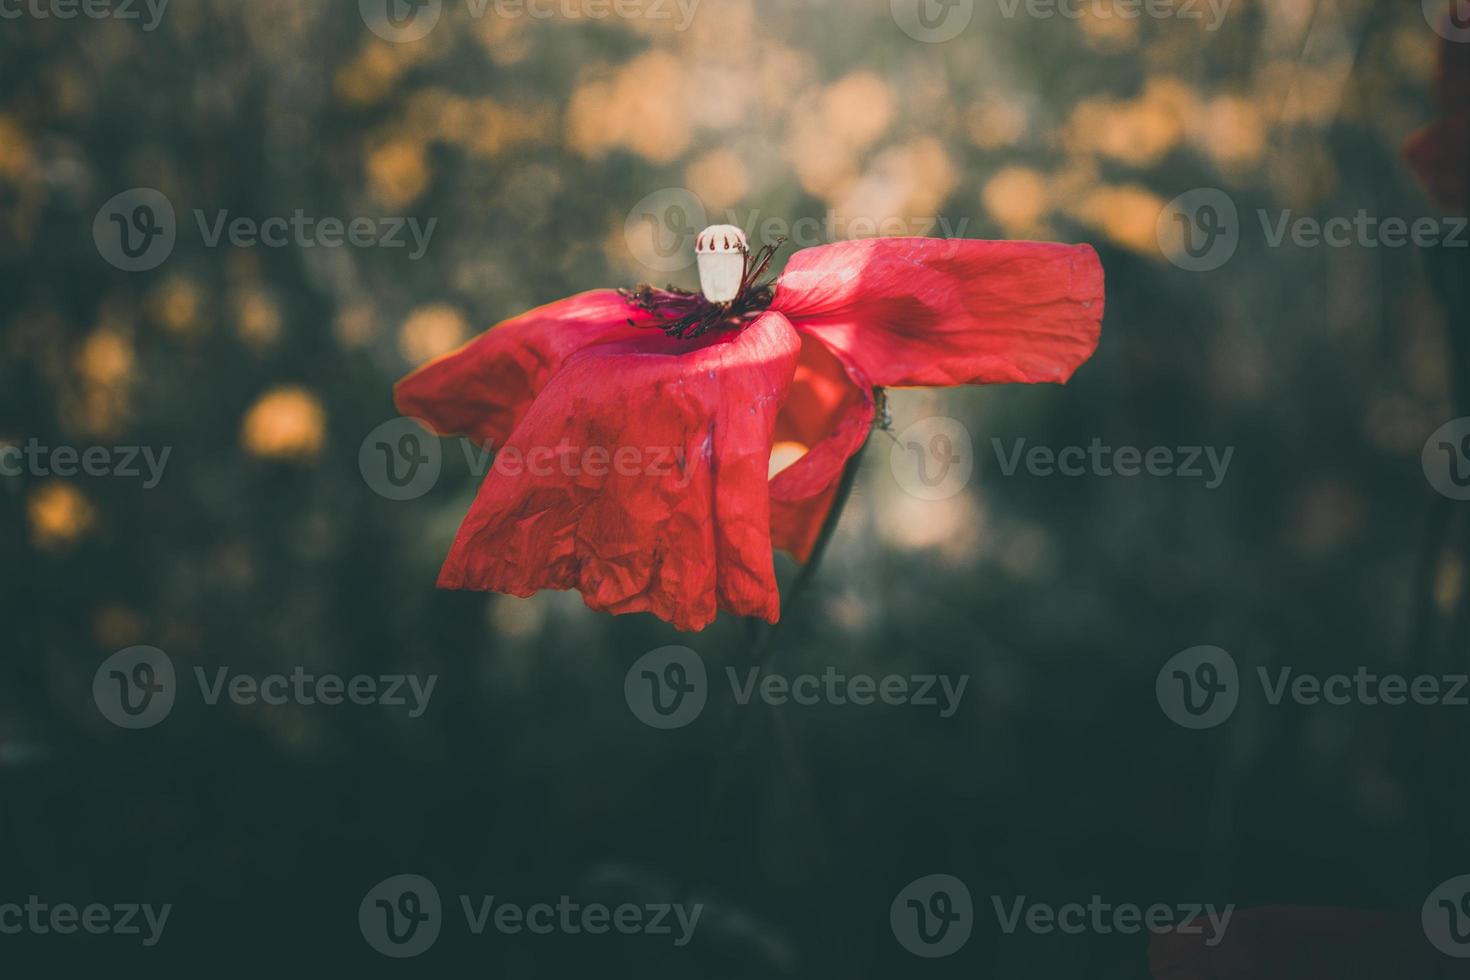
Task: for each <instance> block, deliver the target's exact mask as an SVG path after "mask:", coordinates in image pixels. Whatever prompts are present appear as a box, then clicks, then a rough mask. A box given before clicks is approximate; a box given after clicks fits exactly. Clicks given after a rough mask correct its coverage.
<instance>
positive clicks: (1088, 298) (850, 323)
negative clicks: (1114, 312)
mask: <svg viewBox="0 0 1470 980" xmlns="http://www.w3.org/2000/svg"><path fill="white" fill-rule="evenodd" d="M772 309H776V310H780V311H781V312H782V313H784V314H786V316H787V317H788V318H790V320H791V321H792V323H794V324H796V326H797V328H798V329H800V330H804V331H806V332H808V333H812V334H815V335H816V336H818V337H820V338H821V339H822V340H823V341H824V342H825V343H826V344H827V346H829V347H831V348H832V349H833V350H835V351H838V352H840V353H842V354H844V355H846V356H847V358H848V359H849V360H850V361H851V362H852V363H853V364H855V365H856V366H857V367H858V368H859V369H861V370H862V371H863V372H864V373H865V374H866V375H867V376H868V377H869V378H871V379H872V381H873V383H874V384H878V385H954V384H991V383H999V382H1009V381H1020V382H1036V381H1057V382H1061V381H1066V380H1067V378H1069V377H1070V376H1071V375H1072V372H1073V371H1075V370H1076V369H1077V367H1078V366H1079V365H1080V364H1082V362H1083V361H1086V360H1087V358H1088V357H1090V356H1091V355H1092V352H1093V350H1094V349H1096V347H1097V339H1098V334H1099V331H1100V327H1099V324H1100V322H1101V320H1102V314H1103V272H1102V265H1101V264H1100V263H1099V262H1098V259H1097V253H1096V252H1094V251H1093V250H1092V247H1091V246H1089V245H1055V244H1048V243H1041V242H982V241H971V240H966V239H939V238H870V239H865V240H863V241H854V242H843V243H841V244H837V245H827V246H823V247H821V248H809V249H805V250H803V251H800V252H797V253H796V254H795V255H793V256H792V257H791V261H790V262H789V263H788V264H787V266H786V271H785V272H784V273H783V274H782V275H781V278H780V281H779V283H778V285H777V289H776V299H775V302H774V303H773V304H772Z"/></svg>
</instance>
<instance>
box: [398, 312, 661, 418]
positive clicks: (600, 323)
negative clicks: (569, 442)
mask: <svg viewBox="0 0 1470 980" xmlns="http://www.w3.org/2000/svg"><path fill="white" fill-rule="evenodd" d="M630 317H631V318H633V319H635V320H639V321H642V320H644V319H646V315H645V314H643V313H641V312H639V311H635V310H633V309H631V308H630V307H629V306H628V304H627V303H626V302H624V300H623V298H622V297H621V296H619V295H618V293H617V291H616V290H612V289H600V290H595V291H593V292H587V293H581V294H579V295H577V296H573V297H571V298H569V299H564V300H561V301H560V302H556V303H549V304H547V305H546V306H542V307H538V308H537V309H534V310H531V311H530V312H529V313H523V314H521V315H520V316H518V317H515V318H514V319H511V320H506V321H505V322H504V323H502V324H500V325H498V326H496V327H492V328H491V329H489V330H487V331H485V332H484V333H482V334H481V335H480V336H478V337H476V338H475V339H474V340H472V341H470V342H469V343H468V344H465V345H464V346H463V347H461V348H460V349H459V350H457V351H454V352H453V353H450V354H445V355H444V356H443V357H441V358H439V359H437V360H434V361H430V362H429V363H428V364H425V365H424V366H423V367H421V368H419V369H418V370H417V371H414V372H413V373H412V374H410V375H409V376H408V377H406V378H404V379H403V380H401V381H399V382H398V385H397V386H396V387H395V388H394V390H393V399H394V402H395V403H396V404H397V405H398V411H399V412H401V413H402V414H404V415H409V416H413V417H414V418H418V419H422V420H424V421H425V422H427V423H429V425H430V426H432V427H433V428H434V430H435V431H436V432H438V433H439V434H440V435H461V434H462V435H466V436H468V437H469V438H471V439H472V440H474V441H475V442H477V443H480V444H481V445H486V444H490V443H495V444H499V443H501V442H504V441H505V440H506V439H507V438H508V437H509V436H510V433H511V431H512V430H513V429H514V428H515V426H516V423H517V422H518V421H520V418H521V416H522V415H524V414H525V412H526V409H527V408H529V407H530V405H531V400H532V399H533V398H535V397H536V393H537V392H539V391H540V390H541V388H542V386H543V385H545V384H546V382H547V380H548V379H549V378H550V377H551V376H552V375H553V374H554V373H556V370H557V368H559V367H560V366H561V364H562V362H563V361H564V360H566V358H567V357H568V356H570V355H572V354H574V353H576V352H577V351H579V350H581V349H582V348H584V347H586V346H588V345H589V344H596V343H600V342H603V341H608V340H616V339H620V338H623V337H632V336H638V335H641V334H642V333H643V331H642V330H641V329H636V328H634V327H630V326H628V320H629V318H630Z"/></svg>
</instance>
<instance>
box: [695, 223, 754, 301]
mask: <svg viewBox="0 0 1470 980" xmlns="http://www.w3.org/2000/svg"><path fill="white" fill-rule="evenodd" d="M748 248H749V246H748V245H747V244H746V241H745V232H743V231H741V230H740V229H739V228H737V227H735V226H734V225H711V226H710V227H708V228H706V229H705V230H704V231H702V232H700V233H699V237H698V238H696V239H695V240H694V254H695V257H696V258H697V259H698V260H699V288H700V289H702V290H703V291H704V298H705V299H707V300H709V301H710V302H711V303H728V302H730V301H731V300H732V299H734V298H735V296H736V294H738V293H739V292H740V280H741V279H742V278H743V277H744V275H745V253H746V251H747V250H748Z"/></svg>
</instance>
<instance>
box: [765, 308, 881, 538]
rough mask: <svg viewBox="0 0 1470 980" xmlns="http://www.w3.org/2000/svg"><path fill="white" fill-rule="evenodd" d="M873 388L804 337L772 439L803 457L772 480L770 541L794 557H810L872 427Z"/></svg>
mask: <svg viewBox="0 0 1470 980" xmlns="http://www.w3.org/2000/svg"><path fill="white" fill-rule="evenodd" d="M873 412H874V405H873V386H872V384H870V383H869V382H868V380H867V378H866V377H864V375H863V374H862V372H861V371H859V370H858V369H857V368H856V367H854V366H852V365H850V364H845V363H844V362H843V361H842V359H841V358H840V357H839V356H838V355H837V354H834V353H833V352H832V351H830V350H828V349H827V347H826V345H824V344H823V343H822V342H821V341H820V340H817V339H816V338H815V337H804V338H802V344H801V361H800V362H799V363H798V364H797V366H796V378H795V380H794V382H793V383H792V386H791V397H790V398H789V399H788V400H787V402H786V407H785V408H783V409H782V410H781V415H780V417H779V418H777V420H776V441H778V442H799V443H801V444H802V445H804V446H806V447H807V452H806V455H804V456H802V457H801V458H800V459H799V460H797V461H796V462H795V463H792V464H791V465H790V466H789V467H787V468H786V469H784V470H782V471H781V472H780V473H778V474H776V476H775V477H774V478H772V480H771V542H772V544H774V545H775V546H776V547H777V548H782V549H784V550H786V551H788V552H790V553H791V554H792V555H793V556H795V558H796V559H797V560H798V561H806V560H807V559H808V558H810V557H811V551H812V546H813V545H814V544H815V543H816V540H817V535H818V534H819V533H820V532H821V529H822V523H823V522H824V521H825V520H826V519H827V512H828V511H829V510H831V508H832V500H833V498H834V497H835V496H836V494H837V485H838V484H839V483H840V482H841V480H842V471H843V469H844V468H845V467H846V465H847V461H848V459H849V458H850V457H851V456H852V454H853V453H855V452H857V451H858V450H859V449H860V448H862V445H863V443H864V442H865V441H866V440H867V438H868V433H869V432H870V431H871V430H872V427H873Z"/></svg>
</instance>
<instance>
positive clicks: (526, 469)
mask: <svg viewBox="0 0 1470 980" xmlns="http://www.w3.org/2000/svg"><path fill="white" fill-rule="evenodd" d="M800 348H801V340H800V338H799V337H798V336H797V334H796V332H795V331H794V330H793V329H792V328H791V324H790V323H788V322H787V321H786V318H785V317H782V316H780V315H778V314H771V313H768V314H766V315H764V316H762V317H761V318H760V319H759V320H757V321H756V322H755V323H753V324H751V325H750V326H748V327H746V328H745V329H744V330H742V331H739V332H727V333H723V334H718V335H713V336H710V337H705V338H702V339H700V340H696V341H673V340H669V339H668V338H666V337H663V336H661V335H659V334H656V333H650V332H648V331H644V332H642V333H641V335H640V336H639V337H637V338H635V339H632V340H622V341H618V342H615V343H608V344H599V345H597V346H595V347H590V348H587V349H585V350H583V351H581V352H579V353H577V354H574V355H572V356H571V357H569V358H567V360H566V362H565V363H564V364H563V365H562V367H561V370H559V371H558V372H557V373H556V374H555V376H553V377H552V378H551V380H550V381H549V382H548V383H547V384H546V387H545V388H544V389H543V390H542V392H541V394H540V395H539V396H538V397H537V398H536V400H535V402H534V404H532V406H531V408H530V409H529V410H528V411H527V412H526V413H525V417H524V418H523V419H522V420H521V422H520V424H519V425H517V426H516V429H515V431H514V432H513V433H512V434H511V436H510V440H509V442H508V443H506V445H505V447H504V448H503V449H502V450H501V451H500V453H499V454H498V455H497V457H496V462H495V466H494V467H493V468H492V470H491V472H490V475H489V476H488V477H487V478H486V479H485V482H484V484H483V485H482V486H481V487H480V493H479V496H478V497H477V498H476V500H475V503H474V506H473V507H472V508H471V509H470V513H469V516H468V517H466V518H465V522H464V525H463V526H462V527H461V528H460V529H459V534H458V536H457V537H456V538H455V542H454V547H453V548H452V549H451V550H450V553H449V558H448V559H447V560H446V561H445V563H444V569H443V571H442V572H441V574H440V576H439V584H440V586H442V587H444V588H451V589H489V590H493V591H496V592H509V593H511V594H513V595H520V596H527V595H530V594H532V593H533V592H535V591H537V590H538V589H573V588H574V589H578V590H580V591H581V593H582V595H583V598H584V599H585V600H586V602H587V605H589V606H591V607H592V608H593V609H598V610H605V611H607V612H612V613H629V612H652V613H653V614H654V615H656V616H658V617H659V618H661V619H665V620H667V621H669V622H671V623H673V624H674V625H675V626H676V627H678V628H679V629H684V630H698V629H703V628H704V627H705V626H707V625H708V624H709V623H710V622H711V621H713V620H714V618H715V610H716V608H717V607H718V608H723V609H727V610H729V611H731V612H734V613H737V614H740V615H744V616H760V617H762V618H764V619H766V620H768V621H770V622H775V621H776V620H777V619H778V618H779V616H780V597H779V594H778V593H777V591H776V577H775V570H774V566H773V562H772V558H771V535H770V527H771V522H770V508H769V489H768V479H769V477H768V468H769V465H770V457H771V441H772V434H773V432H774V430H775V426H776V415H777V413H778V411H779V410H780V407H781V404H782V403H783V402H784V401H785V399H786V395H787V391H788V389H789V388H790V385H791V378H792V374H793V373H794V371H795V369H796V361H797V356H798V353H799V352H800ZM598 449H601V450H605V451H607V452H608V454H609V456H610V458H612V459H613V460H616V459H617V458H618V457H617V454H618V452H619V451H620V450H622V451H623V452H624V453H628V452H629V451H630V449H631V450H632V451H636V452H637V453H638V454H639V460H638V464H637V465H627V466H622V467H619V466H616V465H613V466H606V467H605V466H604V464H601V463H596V464H594V462H593V460H592V457H590V456H589V455H588V452H589V451H596V450H598ZM533 452H534V453H536V454H537V455H532V454H533ZM553 453H555V454H556V461H554V462H553V461H552V460H551V458H550V457H551V454H553ZM538 458H539V459H540V460H542V461H544V462H542V463H538V462H537V460H538ZM517 460H519V461H520V462H521V464H522V469H521V470H520V471H519V472H517V471H516V469H515V461H517ZM566 461H570V466H568V465H567V462H566ZM533 464H535V469H534V471H533ZM568 468H570V469H571V472H570V473H569V472H567V470H568ZM604 470H605V471H604Z"/></svg>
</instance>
